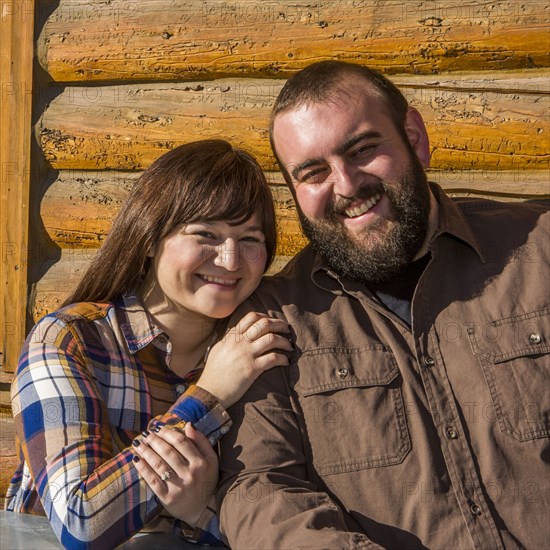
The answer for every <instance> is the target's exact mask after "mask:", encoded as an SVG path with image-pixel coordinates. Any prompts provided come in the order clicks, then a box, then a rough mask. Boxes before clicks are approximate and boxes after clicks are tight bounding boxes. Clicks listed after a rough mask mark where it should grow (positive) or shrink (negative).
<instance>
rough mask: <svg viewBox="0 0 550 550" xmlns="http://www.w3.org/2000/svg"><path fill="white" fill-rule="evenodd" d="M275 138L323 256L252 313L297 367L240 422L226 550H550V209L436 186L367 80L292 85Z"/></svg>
mask: <svg viewBox="0 0 550 550" xmlns="http://www.w3.org/2000/svg"><path fill="white" fill-rule="evenodd" d="M271 139H272V145H273V149H274V151H275V154H276V156H277V158H278V161H279V163H280V166H281V169H282V171H283V173H284V175H285V178H286V181H287V183H288V185H289V187H290V189H291V190H292V192H293V195H294V198H295V199H296V203H297V207H298V211H299V214H300V219H301V223H302V225H303V229H304V232H305V233H306V235H307V236H308V237H309V239H310V240H311V245H310V246H308V247H306V249H305V250H304V251H302V252H301V253H300V254H299V255H298V256H297V257H296V258H295V259H294V260H293V261H292V262H291V263H290V264H289V266H288V267H287V268H286V269H285V270H284V271H283V273H281V274H280V275H279V276H276V277H273V278H270V279H267V280H265V282H264V283H263V284H262V285H261V286H260V288H259V289H258V291H257V293H256V294H255V295H253V297H252V298H251V299H250V300H249V301H248V303H247V304H246V309H249V310H258V311H263V312H268V313H269V314H271V315H273V316H277V317H281V318H284V319H286V320H287V321H288V322H289V323H290V325H291V327H292V329H293V330H294V333H295V344H296V353H295V354H294V356H293V357H292V361H291V366H290V368H285V369H273V370H271V371H268V372H266V373H265V374H263V375H262V376H261V377H260V378H259V379H258V381H257V382H256V383H255V385H254V386H253V387H252V388H251V389H250V390H249V392H248V393H247V394H246V395H245V397H244V398H243V400H242V401H241V403H240V404H238V405H237V406H235V407H234V409H233V410H232V411H230V414H232V416H233V418H234V420H235V426H234V428H233V430H232V431H231V432H230V433H229V434H228V436H227V437H226V438H225V439H224V440H223V442H222V447H221V451H222V455H221V456H222V459H221V467H222V490H221V518H220V519H221V527H222V532H223V533H224V534H225V536H226V537H227V540H228V543H229V544H230V546H233V547H235V548H239V549H240V548H255V549H268V548H269V549H271V548H285V549H286V548H349V549H352V548H353V549H355V548H371V547H384V548H399V549H401V548H445V549H449V548H453V549H456V548H460V549H466V548H483V549H485V548H521V547H527V548H550V533H549V516H548V510H549V505H550V502H549V501H550V498H549V479H550V469H549V467H548V461H549V456H550V448H549V442H548V437H549V434H550V392H549V387H550V374H549V369H550V360H549V355H548V353H549V351H550V316H549V312H550V296H549V292H548V264H549V242H550V240H549V238H548V237H549V217H548V214H547V212H546V209H544V208H542V207H540V206H538V207H537V206H533V205H527V204H522V205H506V204H500V203H495V202H491V201H485V200H471V199H470V200H468V199H462V200H460V199H458V200H451V199H450V198H448V197H447V196H446V195H445V194H444V193H443V192H442V190H441V189H440V188H439V187H438V186H436V185H433V184H428V182H427V178H426V175H425V172H424V169H425V168H427V167H428V164H429V145H428V137H427V134H426V130H425V127H424V124H423V122H422V118H421V116H420V114H419V113H418V112H417V111H416V110H414V109H412V108H410V107H409V106H408V105H407V103H406V101H405V99H404V98H403V96H402V95H401V94H400V92H399V91H398V90H397V89H396V88H395V87H394V86H393V85H392V84H391V83H390V82H389V81H387V80H386V79H385V78H383V77H381V76H380V75H379V74H378V73H376V72H374V71H371V70H369V69H367V68H364V67H360V66H356V65H351V64H346V63H342V62H322V63H317V64H314V65H311V66H310V67H308V68H306V69H304V70H303V71H301V72H300V73H298V74H296V75H295V76H294V77H293V78H291V79H290V80H289V81H288V82H287V84H286V85H285V87H284V88H283V90H282V91H281V94H280V95H279V97H278V99H277V101H276V103H275V106H274V110H273V114H272V122H271ZM246 309H245V310H244V311H246ZM241 314H242V312H241Z"/></svg>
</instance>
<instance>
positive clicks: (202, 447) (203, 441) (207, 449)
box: [184, 422, 218, 461]
mask: <svg viewBox="0 0 550 550" xmlns="http://www.w3.org/2000/svg"><path fill="white" fill-rule="evenodd" d="M184 429H185V435H186V436H187V437H188V438H189V439H190V440H191V441H192V442H193V443H194V444H195V445H196V446H197V449H198V450H199V452H200V453H201V454H202V456H203V457H204V458H205V459H206V460H216V461H217V460H218V455H217V454H216V452H215V451H214V449H213V448H212V445H211V444H210V441H208V439H207V438H206V437H205V436H204V435H203V434H201V432H199V431H198V430H195V428H194V427H193V425H192V424H191V423H190V422H188V423H187V424H186V425H185V428H184Z"/></svg>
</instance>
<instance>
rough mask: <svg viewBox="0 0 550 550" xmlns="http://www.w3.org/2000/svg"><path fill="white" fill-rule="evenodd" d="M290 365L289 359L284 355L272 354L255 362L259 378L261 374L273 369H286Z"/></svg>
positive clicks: (263, 356)
mask: <svg viewBox="0 0 550 550" xmlns="http://www.w3.org/2000/svg"><path fill="white" fill-rule="evenodd" d="M288 364H289V360H288V357H287V356H286V355H285V354H284V353H277V352H271V353H266V354H265V355H262V356H261V357H258V358H257V359H256V362H255V368H256V370H257V371H258V372H257V375H258V376H259V374H260V373H262V372H264V371H266V370H269V369H272V368H273V367H286V366H287V365H288Z"/></svg>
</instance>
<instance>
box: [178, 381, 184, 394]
mask: <svg viewBox="0 0 550 550" xmlns="http://www.w3.org/2000/svg"><path fill="white" fill-rule="evenodd" d="M184 392H185V386H184V385H183V384H178V385H177V386H176V393H177V394H178V395H181V394H182V393H184Z"/></svg>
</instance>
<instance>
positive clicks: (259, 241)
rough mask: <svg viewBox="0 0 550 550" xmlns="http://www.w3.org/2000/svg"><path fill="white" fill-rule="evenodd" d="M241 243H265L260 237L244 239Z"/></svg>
mask: <svg viewBox="0 0 550 550" xmlns="http://www.w3.org/2000/svg"><path fill="white" fill-rule="evenodd" d="M241 241H244V242H245V243H261V242H263V241H262V240H260V239H259V238H258V237H243V238H242V239H241Z"/></svg>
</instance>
